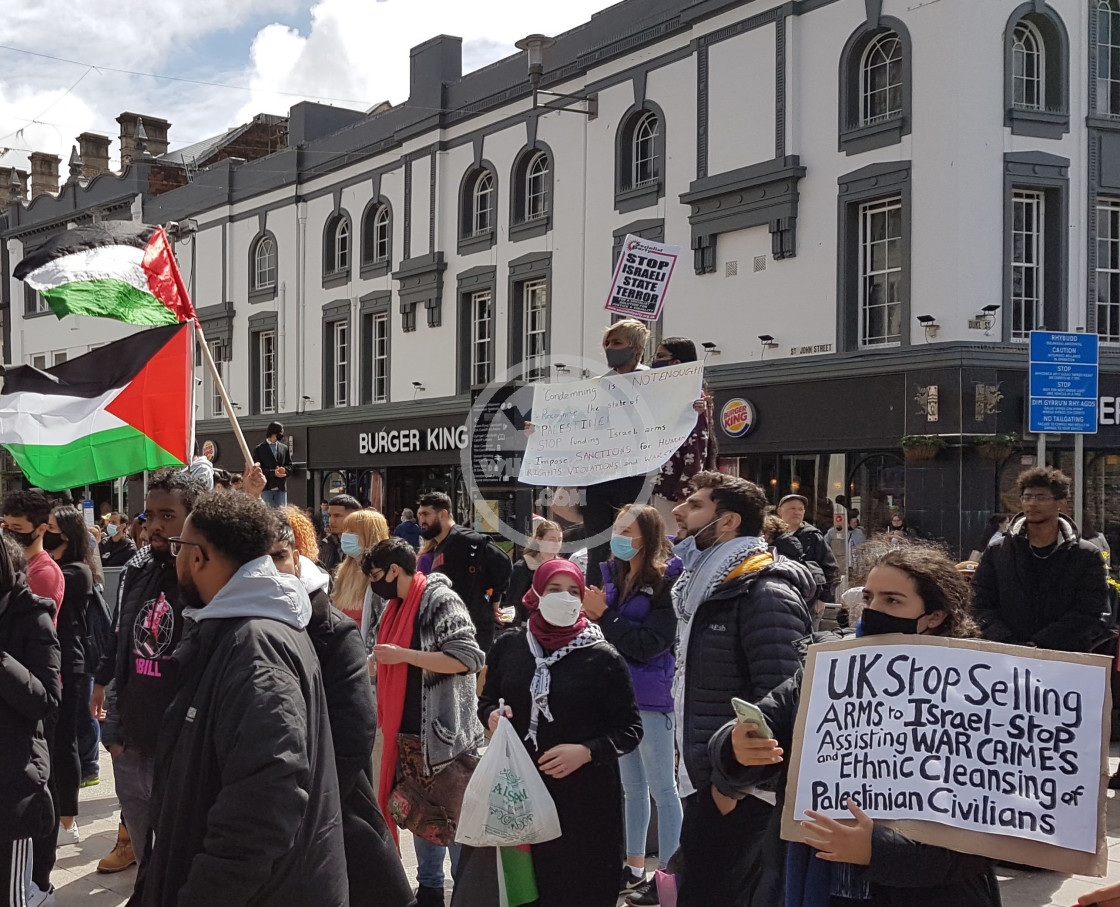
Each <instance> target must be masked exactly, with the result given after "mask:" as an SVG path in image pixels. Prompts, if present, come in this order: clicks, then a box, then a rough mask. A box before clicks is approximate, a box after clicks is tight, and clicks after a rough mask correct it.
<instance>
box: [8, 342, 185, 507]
mask: <svg viewBox="0 0 1120 907" xmlns="http://www.w3.org/2000/svg"><path fill="white" fill-rule="evenodd" d="M193 338H194V335H193V333H192V329H191V326H190V325H188V324H177V325H168V326H166V327H159V328H153V329H152V330H149V331H141V332H140V333H139V334H136V335H135V336H132V337H128V338H126V339H124V340H118V341H117V342H116V343H110V344H108V345H107V346H102V347H99V348H97V349H95V350H93V351H92V352H89V353H87V354H86V355H84V356H79V357H78V358H77V359H71V360H70V361H69V362H64V363H62V364H61V365H56V366H55V367H54V368H52V369H48V370H46V371H42V370H40V369H36V368H32V367H31V366H28V365H21V366H18V367H15V368H6V369H4V385H3V389H2V390H0V444H2V445H3V446H4V447H6V448H7V449H8V450H9V451H11V453H12V456H14V457H15V459H16V462H17V463H19V466H20V469H22V470H23V472H24V474H25V475H26V476H27V478H28V479H29V480H30V481H31V483H32V484H34V485H38V486H39V487H40V488H44V489H46V490H47V491H59V490H61V489H63V488H75V487H77V486H79V485H86V484H90V483H93V482H102V481H105V480H106V479H115V478H117V477H118V476H127V475H132V474H133V473H136V472H141V471H142V470H145V469H156V468H158V467H160V466H175V465H181V464H184V463H188V462H190V446H191V443H192V429H193V418H192V417H193V407H194V403H193V390H194V359H193V352H194V350H193Z"/></svg>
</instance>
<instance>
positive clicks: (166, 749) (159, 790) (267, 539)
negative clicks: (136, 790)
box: [130, 492, 347, 907]
mask: <svg viewBox="0 0 1120 907" xmlns="http://www.w3.org/2000/svg"><path fill="white" fill-rule="evenodd" d="M274 533H275V517H274V515H273V514H272V513H271V512H270V511H269V509H268V507H267V506H266V505H265V504H264V503H263V502H261V501H259V500H256V499H254V498H252V497H249V496H248V495H242V494H226V493H222V492H213V493H211V494H208V495H206V496H204V497H203V498H201V499H200V500H199V501H198V502H197V504H196V505H195V507H194V509H193V510H192V511H191V515H190V516H189V517H188V518H187V520H186V523H185V524H184V525H183V531H182V534H181V536H180V537H179V538H177V539H174V540H172V542H171V545H172V551H173V552H174V554H175V556H176V562H175V568H176V573H177V574H178V577H179V589H180V594H181V596H182V598H183V601H184V604H185V605H186V606H187V607H186V608H185V609H184V613H185V614H186V616H187V617H188V618H189V619H190V620H192V621H194V622H195V623H196V624H197V626H195V627H193V628H192V630H191V632H190V633H189V634H188V635H187V637H186V638H185V639H184V641H183V644H182V646H180V650H179V652H178V653H177V657H178V658H179V659H180V689H179V691H178V693H176V695H175V698H174V700H172V703H171V705H170V706H169V707H168V710H167V714H166V715H165V716H164V721H163V726H162V728H161V731H160V739H159V752H158V754H157V759H156V761H157V766H156V775H155V783H154V786H153V793H152V818H153V824H154V831H155V838H154V847H153V849H152V853H151V856H150V857H149V859H148V861H147V863H146V864H145V866H144V867H142V869H141V872H140V877H139V879H138V880H137V883H136V892H135V894H134V895H133V898H132V900H131V901H130V904H132V905H133V907H140V905H150V907H164V905H169V904H177V905H179V907H187V905H200V907H202V905H205V907H210V905H217V904H221V905H223V907H243V905H262V907H263V905H274V904H284V905H287V907H312V905H315V907H319V905H321V907H335V905H345V904H346V903H347V887H346V860H345V855H344V852H343V839H342V821H341V818H340V802H339V790H338V778H337V775H336V774H335V761H334V758H335V757H334V747H333V745H332V742H331V728H330V724H329V721H328V713H327V701H326V695H325V692H324V687H323V678H322V674H321V672H320V669H319V662H318V659H317V657H316V655H315V649H314V646H313V644H312V642H311V639H310V638H309V637H308V635H307V633H306V632H304V628H305V627H306V626H307V624H308V621H309V619H310V617H311V602H310V601H309V599H308V596H307V592H306V591H305V590H304V588H303V585H302V584H301V583H300V581H299V580H298V579H297V578H296V577H294V576H288V575H286V574H281V573H280V572H278V571H277V569H276V567H275V566H274V564H273V562H272V559H271V558H270V557H269V556H268V553H269V551H270V549H271V547H272V540H273V537H274Z"/></svg>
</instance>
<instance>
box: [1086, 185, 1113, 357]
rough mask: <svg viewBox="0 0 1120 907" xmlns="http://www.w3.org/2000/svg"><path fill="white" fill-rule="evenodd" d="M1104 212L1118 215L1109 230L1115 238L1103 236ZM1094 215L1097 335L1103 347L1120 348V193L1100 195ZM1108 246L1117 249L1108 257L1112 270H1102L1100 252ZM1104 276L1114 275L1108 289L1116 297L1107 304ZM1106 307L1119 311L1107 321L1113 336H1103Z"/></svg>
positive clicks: (1104, 268)
mask: <svg viewBox="0 0 1120 907" xmlns="http://www.w3.org/2000/svg"><path fill="white" fill-rule="evenodd" d="M1102 210H1104V211H1109V212H1111V213H1112V214H1113V215H1114V218H1113V229H1111V230H1110V231H1109V232H1110V233H1111V235H1110V236H1107V237H1104V236H1102V231H1101V212H1102ZM1094 213H1095V216H1096V221H1097V230H1096V241H1097V255H1096V265H1095V268H1094V277H1095V281H1094V290H1095V293H1094V301H1093V308H1094V312H1093V315H1094V319H1095V322H1094V323H1095V330H1096V333H1097V336H1099V337H1100V342H1101V343H1102V344H1107V345H1109V346H1116V345H1120V194H1117V195H1104V194H1102V195H1099V196H1097V199H1096V210H1095V212H1094ZM1104 243H1109V244H1111V245H1112V246H1113V252H1112V254H1111V255H1110V256H1108V260H1109V262H1110V265H1109V266H1108V267H1102V266H1101V260H1102V256H1101V252H1100V250H1101V246H1102V244H1104ZM1102 274H1107V275H1111V276H1110V278H1109V279H1108V281H1107V286H1108V287H1109V292H1110V296H1111V295H1112V293H1113V291H1115V295H1114V296H1112V298H1110V299H1109V300H1107V301H1104V302H1102V301H1101V286H1102V280H1101V275H1102ZM1102 308H1110V309H1115V313H1114V314H1113V315H1112V316H1111V317H1108V318H1106V319H1104V320H1105V321H1108V322H1110V323H1111V325H1112V326H1113V328H1114V329H1113V331H1112V332H1111V333H1107V334H1106V333H1102V331H1101V322H1102V318H1101V309H1102Z"/></svg>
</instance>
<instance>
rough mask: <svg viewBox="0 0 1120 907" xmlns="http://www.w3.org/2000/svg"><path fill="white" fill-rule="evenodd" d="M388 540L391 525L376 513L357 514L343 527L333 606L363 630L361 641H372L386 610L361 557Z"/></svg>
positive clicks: (344, 523) (332, 594)
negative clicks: (363, 567) (372, 634)
mask: <svg viewBox="0 0 1120 907" xmlns="http://www.w3.org/2000/svg"><path fill="white" fill-rule="evenodd" d="M388 537H389V524H388V523H387V522H385V517H384V516H382V515H381V514H380V513H378V512H377V511H376V510H373V509H370V510H355V511H354V512H353V513H351V514H349V515H348V516H347V517H346V520H345V521H344V522H343V524H342V534H341V535H340V536H339V542H340V543H341V545H342V554H343V558H342V563H341V564H340V565H339V567H338V576H336V577H335V582H334V591H333V592H332V593H331V604H333V605H334V606H335V607H336V608H338V610H339V611H341V612H342V613H343V614H345V615H346V616H347V617H349V618H350V619H351V620H353V621H354V623H356V624H357V625H358V626H359V627H361V628H362V639H364V640H366V641H367V642H368V641H369V631H370V628H371V627H375V626H377V619H378V618H379V617H380V616H381V612H382V610H383V609H384V602H382V601H381V599H379V598H375V596H374V595H373V593H372V592H370V588H369V582H368V580H366V578H365V576H364V575H363V574H362V555H364V554H365V553H366V552H367V551H369V549H370V548H372V547H373V546H374V545H376V544H377V543H378V542H380V541H381V540H382V539H387V538H388Z"/></svg>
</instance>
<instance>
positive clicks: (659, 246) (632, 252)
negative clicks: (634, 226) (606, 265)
mask: <svg viewBox="0 0 1120 907" xmlns="http://www.w3.org/2000/svg"><path fill="white" fill-rule="evenodd" d="M680 257H681V247H680V246H667V245H665V244H664V243H659V242H654V241H653V240H651V239H642V238H641V237H640V236H631V235H629V234H627V236H626V238H625V239H624V240H623V241H622V254H621V255H619V256H618V264H617V265H615V267H614V277H613V278H612V279H611V289H610V292H609V293H608V294H607V306H606V308H607V311H608V312H618V313H619V314H622V315H629V316H630V317H631V318H641V319H642V320H643V321H657V319H658V318H659V317H661V307H662V306H663V305H664V304H665V294H666V292H668V289H669V279H670V278H671V277H672V276H673V271H674V270H676V267H677V260H678V259H679V258H680Z"/></svg>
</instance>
